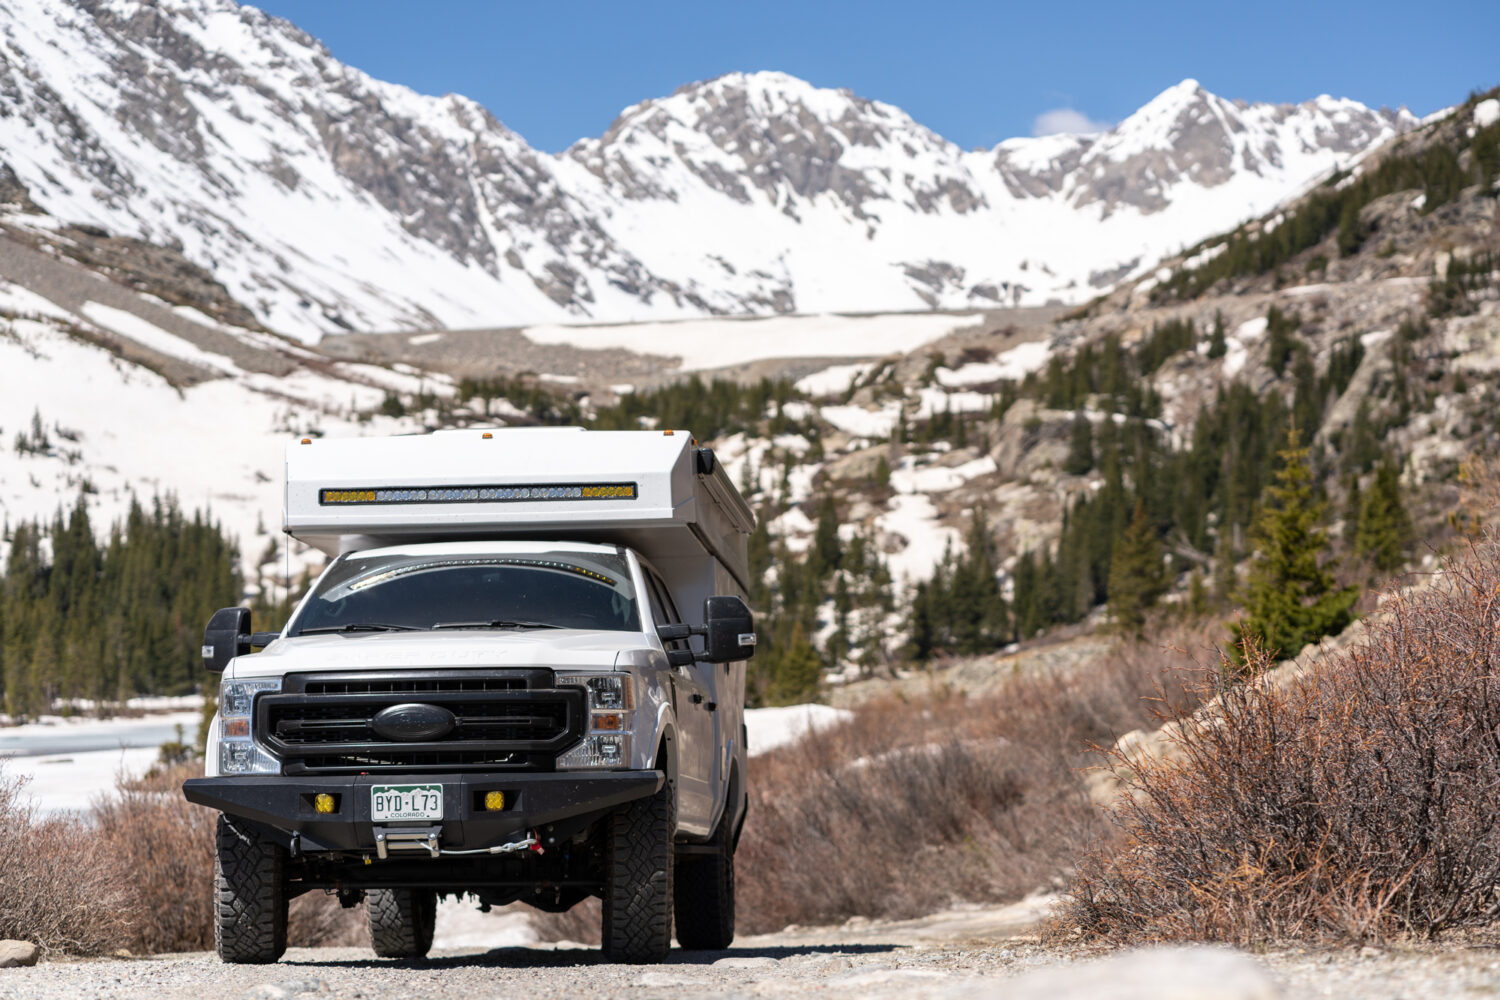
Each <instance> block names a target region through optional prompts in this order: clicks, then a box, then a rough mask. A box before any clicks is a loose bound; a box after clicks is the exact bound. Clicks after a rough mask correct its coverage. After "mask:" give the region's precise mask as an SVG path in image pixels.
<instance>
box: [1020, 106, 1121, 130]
mask: <svg viewBox="0 0 1500 1000" xmlns="http://www.w3.org/2000/svg"><path fill="white" fill-rule="evenodd" d="M1112 128H1114V123H1113V122H1100V121H1095V120H1094V119H1092V118H1090V117H1089V116H1088V115H1086V114H1084V113H1083V112H1082V111H1075V110H1074V109H1073V108H1053V109H1052V110H1051V111H1043V112H1042V113H1041V114H1039V115H1037V116H1036V121H1034V122H1032V123H1031V134H1032V135H1056V134H1057V133H1059V132H1070V133H1076V134H1078V135H1092V134H1093V133H1095V132H1108V131H1109V130H1110V129H1112Z"/></svg>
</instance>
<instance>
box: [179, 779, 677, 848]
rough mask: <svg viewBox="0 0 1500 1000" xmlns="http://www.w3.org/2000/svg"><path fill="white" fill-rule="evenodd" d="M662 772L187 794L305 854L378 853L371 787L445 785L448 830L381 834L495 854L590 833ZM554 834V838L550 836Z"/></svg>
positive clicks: (314, 784) (213, 787)
mask: <svg viewBox="0 0 1500 1000" xmlns="http://www.w3.org/2000/svg"><path fill="white" fill-rule="evenodd" d="M664 780H665V776H664V775H663V773H662V772H661V771H607V772H600V773H597V774H576V773H570V772H548V773H494V774H481V773H471V772H465V773H458V774H418V775H405V776H403V775H397V774H379V775H372V774H359V775H333V776H328V777H316V778H313V777H285V776H282V775H274V774H267V775H240V776H235V777H218V778H190V779H188V780H187V781H185V782H183V785H182V792H183V795H185V796H186V797H187V800H188V801H189V802H194V803H197V804H198V805H201V806H208V807H209V808H212V809H217V810H219V811H220V812H225V813H228V814H229V815H231V816H236V817H239V818H241V819H246V820H249V821H250V822H252V823H254V824H256V825H257V826H259V827H261V828H262V829H263V830H264V831H265V832H267V833H269V834H271V835H272V836H273V837H275V838H276V839H277V840H279V841H280V842H281V843H282V844H284V845H285V846H289V847H295V848H296V849H297V850H298V851H299V852H326V851H372V850H374V849H375V830H376V826H377V824H375V823H372V822H371V820H370V786H371V785H392V784H424V785H425V784H435V783H439V782H441V783H442V786H443V820H442V822H441V823H436V824H433V823H425V822H424V823H382V824H379V826H380V827H381V829H387V830H391V829H395V830H399V829H400V828H402V827H403V826H404V827H417V826H421V827H427V826H433V825H436V826H440V827H441V828H442V846H443V847H445V848H456V849H475V848H487V847H493V846H495V845H497V844H501V843H505V842H507V841H510V840H514V839H516V837H517V835H519V834H524V833H525V832H526V831H528V830H536V831H538V833H539V834H541V839H542V842H543V843H544V844H545V843H549V842H551V843H555V842H557V840H558V839H560V837H561V836H562V835H564V834H565V833H566V834H570V833H571V831H573V830H576V829H578V828H579V827H580V826H581V825H583V824H581V823H580V822H579V821H580V820H584V821H587V820H591V819H592V818H593V817H595V816H596V815H602V814H604V813H607V812H609V811H610V810H611V809H613V808H614V807H616V806H619V805H622V804H624V803H626V802H630V801H632V800H633V799H640V798H645V797H646V796H648V795H653V794H655V793H656V792H657V791H658V790H659V789H660V788H661V786H662V782H663V781H664ZM492 791H500V792H504V793H505V800H506V802H505V808H504V809H503V810H500V811H487V810H485V809H484V808H482V802H483V800H484V796H485V793H486V792H492ZM320 792H326V793H328V794H330V795H333V796H335V798H336V799H337V810H336V811H335V812H333V813H327V814H321V813H319V812H317V810H315V809H314V808H313V798H314V797H315V796H316V795H318V794H319V793H320ZM549 826H550V827H553V828H554V829H552V830H549V829H548V828H549Z"/></svg>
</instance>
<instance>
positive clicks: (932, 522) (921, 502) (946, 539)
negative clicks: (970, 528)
mask: <svg viewBox="0 0 1500 1000" xmlns="http://www.w3.org/2000/svg"><path fill="white" fill-rule="evenodd" d="M937 517H938V511H937V507H936V506H935V505H934V504H933V502H932V499H931V498H930V497H929V496H927V495H926V494H925V493H898V494H897V495H896V496H893V497H891V509H890V510H888V511H886V512H885V513H883V514H881V515H880V516H879V517H877V518H876V519H875V527H876V529H877V530H878V531H879V532H881V533H885V534H891V535H899V536H901V537H902V538H903V539H905V540H906V545H905V547H903V548H902V549H901V551H899V552H894V553H890V554H888V555H887V556H886V565H887V566H889V567H890V571H891V579H892V580H893V581H895V583H896V588H897V590H898V591H899V590H902V589H904V587H905V585H906V584H908V583H911V582H915V581H918V580H926V579H927V578H929V577H930V576H932V571H933V569H934V568H935V567H936V566H937V564H938V563H940V562H942V560H943V553H944V552H946V551H947V550H948V547H949V546H950V545H951V546H952V547H953V548H954V550H955V551H957V550H958V549H960V548H961V546H962V543H961V540H960V539H959V534H958V532H957V531H955V530H954V529H952V528H949V527H945V526H943V525H941V524H939V523H938V520H937Z"/></svg>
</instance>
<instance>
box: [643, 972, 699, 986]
mask: <svg viewBox="0 0 1500 1000" xmlns="http://www.w3.org/2000/svg"><path fill="white" fill-rule="evenodd" d="M635 983H636V985H637V986H644V987H646V988H648V989H657V990H660V989H665V988H667V987H669V986H706V985H708V983H707V981H706V980H702V979H694V978H693V977H692V976H680V975H678V974H676V973H675V972H643V973H641V974H640V975H639V976H637V977H636V980H635Z"/></svg>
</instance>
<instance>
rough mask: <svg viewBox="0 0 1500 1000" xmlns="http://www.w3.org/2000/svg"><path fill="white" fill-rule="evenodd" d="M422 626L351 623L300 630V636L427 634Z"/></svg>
mask: <svg viewBox="0 0 1500 1000" xmlns="http://www.w3.org/2000/svg"><path fill="white" fill-rule="evenodd" d="M425 631H426V629H424V628H422V626H420V625H387V624H385V623H383V622H350V623H349V624H347V625H318V626H316V627H314V628H304V629H299V630H298V632H297V634H298V635H314V634H316V633H319V632H425Z"/></svg>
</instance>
